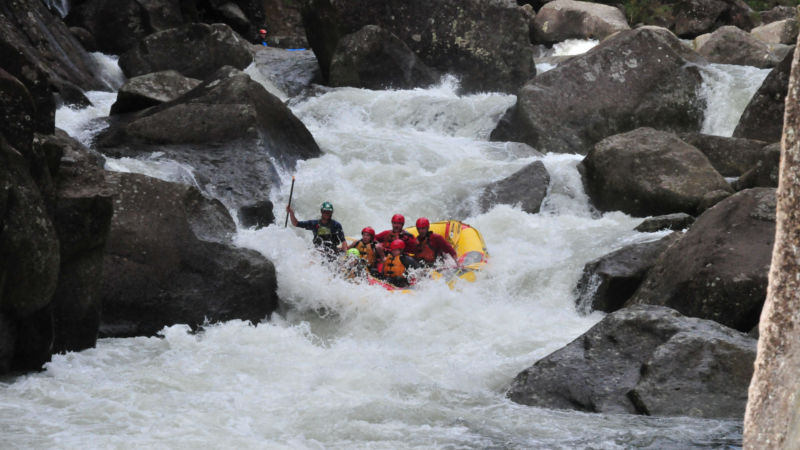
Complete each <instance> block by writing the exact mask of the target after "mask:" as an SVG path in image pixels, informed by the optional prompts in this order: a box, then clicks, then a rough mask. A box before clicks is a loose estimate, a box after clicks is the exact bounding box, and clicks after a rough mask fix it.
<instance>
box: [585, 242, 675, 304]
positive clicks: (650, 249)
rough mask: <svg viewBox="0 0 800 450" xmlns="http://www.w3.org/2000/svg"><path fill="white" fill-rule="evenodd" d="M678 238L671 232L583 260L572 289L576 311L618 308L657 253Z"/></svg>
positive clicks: (627, 297)
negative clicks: (573, 289)
mask: <svg viewBox="0 0 800 450" xmlns="http://www.w3.org/2000/svg"><path fill="white" fill-rule="evenodd" d="M679 238H680V233H672V234H670V235H669V236H666V237H663V238H661V239H659V240H657V241H651V242H644V243H641V244H633V245H629V246H627V247H623V248H621V249H619V250H617V251H615V252H611V253H609V254H607V255H605V256H602V257H600V258H598V259H596V260H594V261H591V262H589V263H587V264H586V265H585V266H584V267H583V275H582V276H581V279H580V280H579V281H578V285H577V287H576V289H575V290H576V291H577V294H578V296H577V298H576V300H575V306H576V307H577V308H578V311H580V312H582V313H584V314H588V313H590V312H592V311H605V312H614V311H616V310H618V309H620V308H622V305H624V304H625V302H626V301H627V300H628V299H629V298H630V297H631V296H632V295H633V293H634V292H636V289H637V288H638V287H639V285H640V284H641V282H642V280H643V279H644V276H645V275H646V274H647V271H648V270H650V268H651V267H653V265H654V264H655V262H656V259H657V258H658V256H659V255H661V253H662V252H663V251H664V250H665V249H666V248H667V247H668V246H669V245H671V244H672V243H673V242H675V241H676V240H678V239H679Z"/></svg>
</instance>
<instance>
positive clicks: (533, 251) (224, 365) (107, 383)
mask: <svg viewBox="0 0 800 450" xmlns="http://www.w3.org/2000/svg"><path fill="white" fill-rule="evenodd" d="M720 70H725V68H720ZM706 82H707V83H713V82H714V81H713V80H710V79H706ZM456 87H457V85H456V82H455V81H453V80H452V79H446V80H444V81H443V82H442V84H440V85H439V86H436V87H433V88H430V89H424V90H423V89H417V90H406V91H370V90H363V89H351V88H340V89H333V90H330V91H327V92H326V93H323V94H320V95H318V96H315V97H312V98H308V99H297V100H293V101H292V103H291V105H292V109H293V111H294V113H295V114H296V115H297V116H298V117H299V118H300V119H301V120H302V121H303V122H304V123H305V124H306V126H307V127H308V128H309V130H310V131H311V133H312V134H313V135H314V137H315V139H316V140H317V142H318V143H319V145H320V147H321V148H322V149H323V151H324V155H323V156H322V157H320V158H316V159H311V160H307V161H303V162H301V163H299V164H298V166H297V167H296V168H294V170H292V171H291V172H289V171H287V172H286V173H284V174H283V179H284V183H283V185H282V186H280V187H279V188H276V189H274V190H273V202H274V203H275V205H278V206H276V211H275V215H276V217H277V219H276V221H277V222H278V224H276V225H273V226H270V227H268V228H266V229H260V230H247V229H241V230H239V233H238V235H237V237H236V243H237V244H238V245H240V246H244V247H249V248H253V249H255V250H258V251H260V252H262V253H263V254H264V255H266V256H267V257H269V258H270V259H271V260H272V261H273V262H274V263H275V266H276V269H277V274H278V284H279V296H280V298H281V299H282V301H283V303H284V304H283V306H282V311H281V313H280V314H274V315H273V318H272V320H270V321H268V322H266V321H265V322H262V323H260V324H258V325H257V326H256V325H252V324H248V323H242V322H238V321H233V322H228V323H222V324H215V325H211V326H208V327H207V328H206V329H205V331H204V332H202V333H199V334H190V333H188V330H187V328H186V327H184V326H181V325H176V326H173V327H170V328H167V329H165V330H163V333H162V334H163V336H161V337H154V338H132V339H102V340H100V341H98V343H97V347H96V348H94V349H90V350H86V351H82V352H79V353H69V354H66V355H56V356H54V357H53V361H52V362H51V363H49V364H48V365H47V367H46V370H45V371H43V372H41V373H35V374H29V375H25V376H20V377H16V378H8V379H5V380H2V382H1V383H0V402H2V406H0V433H2V436H3V438H4V439H3V442H4V446H9V447H11V448H81V449H83V448H144V447H155V448H198V447H202V448H270V449H272V448H277V449H321V448H331V449H339V448H341V449H350V448H376V449H401V448H447V449H452V448H519V449H523V448H548V449H557V448H564V449H567V448H570V449H571V448H598V449H623V448H632V447H636V448H650V449H663V448H681V449H684V448H735V447H737V446H738V445H740V441H741V423H740V422H738V421H719V420H703V419H696V418H683V417H676V418H651V417H643V416H629V415H604V414H586V413H580V412H574V411H554V410H547V409H540V408H533V407H527V406H521V405H518V404H515V403H512V402H510V401H509V400H507V399H506V398H505V395H504V393H505V391H506V389H507V387H508V385H509V383H510V382H511V381H512V379H513V378H514V376H515V375H516V374H517V373H519V372H520V371H521V370H523V369H525V368H526V367H528V366H530V365H532V364H533V363H534V362H535V361H536V360H537V359H539V358H542V357H544V356H546V355H547V354H549V353H551V352H553V351H555V350H557V349H559V348H560V347H562V346H563V345H565V344H567V343H568V342H570V341H571V340H573V339H575V338H576V337H578V336H579V335H580V334H582V333H583V332H585V331H586V330H587V329H588V328H590V327H591V326H592V325H593V324H595V323H596V322H597V321H599V320H600V319H601V318H602V314H600V313H594V314H591V315H589V316H581V315H579V314H578V313H577V312H576V309H575V304H574V302H575V294H574V292H573V289H574V287H575V284H576V282H577V281H578V278H579V277H580V275H581V270H582V268H583V266H584V264H585V263H586V262H588V261H590V260H592V259H594V258H597V257H599V256H601V255H604V254H606V253H608V252H610V251H613V250H615V249H618V248H620V247H622V246H624V245H627V244H630V243H633V242H642V241H648V240H652V239H657V238H659V237H661V236H662V235H663V234H661V233H651V234H643V233H638V232H635V231H633V228H634V227H635V226H636V225H637V224H638V223H640V222H641V219H636V218H632V217H630V216H627V215H625V214H622V213H618V212H617V213H607V214H602V215H601V214H597V213H596V212H595V211H593V209H592V208H591V207H590V205H589V203H588V201H587V198H586V195H585V194H584V192H583V188H582V186H581V183H580V177H579V175H578V173H577V171H576V169H575V166H576V164H577V163H578V162H579V161H580V160H581V156H578V155H563V154H548V155H545V156H544V157H538V158H537V157H531V156H524V155H517V154H514V152H513V151H512V150H511V149H509V148H508V147H507V146H506V145H504V144H503V143H494V142H488V141H487V137H488V135H489V133H490V132H491V130H492V128H493V127H494V126H495V123H496V122H497V120H498V119H499V117H500V116H501V115H502V114H503V112H504V111H505V109H506V108H508V107H509V106H510V105H512V104H513V103H514V101H515V98H514V97H513V96H509V95H502V94H481V95H470V96H458V95H457V94H456V93H455V92H456ZM712 90H713V89H712ZM90 98H91V99H92V101H94V102H96V104H97V105H98V106H96V107H95V108H94V109H85V110H81V111H73V110H68V109H61V110H59V111H58V114H57V123H58V126H60V127H62V128H64V129H66V130H67V131H68V132H69V133H70V134H72V135H73V136H76V137H78V138H79V139H81V140H83V141H84V142H90V140H91V136H92V135H93V133H96V131H97V127H98V125H97V123H96V122H93V121H92V120H91V119H92V118H93V117H100V116H103V115H106V114H107V113H108V107H109V106H110V104H111V102H113V95H109V94H99V93H90ZM720 101H723V100H720ZM714 114H716V112H715V113H714ZM720 120H721V121H724V120H728V121H731V120H734V124H735V119H731V118H727V119H724V120H723V119H720ZM725 126H727V127H728V128H730V123H727V124H726V125H725ZM536 159H541V160H542V161H543V162H544V164H545V166H546V167H547V170H548V171H549V172H550V174H551V177H552V183H551V188H550V191H549V192H548V196H547V198H546V201H545V205H544V207H543V210H542V212H541V213H539V214H526V213H524V212H522V211H521V210H520V209H519V208H517V207H512V206H497V207H495V208H493V209H491V210H490V211H488V212H486V213H480V212H479V211H478V210H477V209H476V207H475V199H476V195H477V194H478V193H479V192H480V190H481V188H482V186H484V185H486V184H487V183H490V182H492V181H495V180H499V179H501V178H504V177H506V176H508V175H510V174H512V173H513V172H515V171H516V170H518V169H520V168H521V167H523V166H524V165H526V164H529V163H530V162H531V161H534V160H536ZM107 168H109V169H112V170H128V171H135V172H143V173H146V174H149V175H151V176H157V177H159V178H163V179H168V180H172V181H178V182H184V183H192V174H191V167H187V166H183V165H179V164H177V163H174V162H170V161H165V160H162V159H160V158H159V155H154V156H153V157H150V158H146V159H138V160H134V159H127V158H126V159H118V160H109V162H108V164H107ZM291 175H295V176H296V180H297V181H296V185H295V188H294V200H293V205H294V207H295V209H296V211H297V215H298V217H299V218H300V219H309V218H314V217H315V216H316V215H318V209H319V205H320V204H321V203H322V202H323V201H331V202H333V204H334V206H335V208H336V210H335V213H334V218H336V219H337V220H339V221H340V222H342V224H343V226H344V228H345V232H346V233H347V234H348V235H357V234H358V233H359V230H360V229H361V228H362V227H364V226H366V225H371V226H373V227H374V228H376V229H377V230H379V231H380V230H383V229H386V228H388V227H389V218H390V217H391V215H392V214H394V213H397V212H400V213H403V214H405V216H406V220H407V221H408V222H411V221H413V220H415V219H416V218H417V217H420V216H426V217H428V218H429V219H431V220H439V219H446V218H458V219H463V220H465V221H466V222H467V223H469V224H471V225H473V226H475V227H476V228H477V229H478V230H480V231H481V233H482V234H483V237H484V239H485V241H486V244H487V246H488V250H489V252H490V254H491V258H490V263H489V265H488V266H487V268H486V270H485V271H483V272H482V273H481V274H480V275H479V277H478V280H477V282H475V283H462V284H459V285H458V288H457V289H456V290H450V289H448V288H447V287H446V286H445V285H444V284H443V283H441V282H437V281H426V282H424V283H423V284H422V286H421V287H420V289H418V290H416V291H414V293H413V294H409V295H403V294H393V293H390V292H387V291H385V290H383V289H381V288H378V287H368V286H360V285H354V284H350V283H348V282H345V281H343V280H341V279H337V278H332V277H331V274H330V272H329V271H327V270H326V269H324V268H322V267H320V266H317V265H315V264H312V263H311V261H310V260H311V259H312V252H311V250H310V247H309V246H310V234H309V233H308V232H305V231H303V230H297V229H293V228H291V226H290V227H289V228H284V227H283V219H284V211H283V210H282V205H285V204H286V200H287V197H288V192H289V183H290V180H291ZM209 295H213V293H209Z"/></svg>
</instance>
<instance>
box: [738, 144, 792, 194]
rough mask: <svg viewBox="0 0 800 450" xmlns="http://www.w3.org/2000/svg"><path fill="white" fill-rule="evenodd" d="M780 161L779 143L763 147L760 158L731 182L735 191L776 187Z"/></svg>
mask: <svg viewBox="0 0 800 450" xmlns="http://www.w3.org/2000/svg"><path fill="white" fill-rule="evenodd" d="M780 163H781V143H780V142H776V143H774V144H770V145H767V146H766V147H764V152H763V154H762V156H761V158H760V159H759V160H758V161H756V163H755V164H753V167H752V168H751V169H750V170H748V171H747V172H745V173H743V174H742V176H741V177H739V179H737V180H736V181H735V182H734V183H733V188H734V189H736V190H737V191H741V190H743V189H750V188H754V187H773V188H776V187H778V170H779V169H780Z"/></svg>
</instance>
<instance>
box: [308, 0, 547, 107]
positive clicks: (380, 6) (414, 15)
mask: <svg viewBox="0 0 800 450" xmlns="http://www.w3.org/2000/svg"><path fill="white" fill-rule="evenodd" d="M303 22H304V24H305V28H306V33H307V36H308V42H309V45H310V46H311V48H313V49H314V53H315V54H316V55H317V58H318V59H319V64H320V68H321V70H322V74H323V77H324V78H325V79H326V80H327V79H328V76H329V67H330V64H331V61H332V58H333V53H334V51H335V49H336V45H337V44H338V42H339V40H340V39H341V38H342V37H344V36H345V35H347V34H350V33H354V32H356V31H358V30H360V29H361V28H363V27H364V26H365V25H377V26H379V27H381V28H383V29H385V30H387V31H389V32H391V33H392V34H394V35H396V36H397V37H398V38H399V39H400V40H401V41H403V42H404V43H405V44H406V45H407V46H409V47H410V48H411V50H413V51H414V53H416V55H417V56H418V57H419V58H420V59H421V60H422V61H423V62H424V63H425V64H426V65H428V67H431V68H433V69H435V70H437V71H439V72H442V73H452V74H454V75H456V76H457V77H459V79H460V80H461V87H462V89H463V90H464V91H465V92H485V91H499V92H508V93H514V92H516V91H517V89H518V88H519V86H521V85H522V84H523V83H524V82H525V81H527V80H529V79H530V78H532V77H533V76H535V75H536V67H535V65H534V62H533V49H532V45H531V43H530V40H529V15H528V14H527V13H526V12H525V11H523V10H522V8H520V7H519V6H518V5H517V4H516V2H513V1H508V0H500V1H488V2H487V1H483V0H385V1H381V2H363V1H359V0H336V1H335V2H332V1H330V0H306V1H305V4H304V9H303ZM498 30H503V32H502V33H498Z"/></svg>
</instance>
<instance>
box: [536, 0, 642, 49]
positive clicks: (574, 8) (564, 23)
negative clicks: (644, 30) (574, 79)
mask: <svg viewBox="0 0 800 450" xmlns="http://www.w3.org/2000/svg"><path fill="white" fill-rule="evenodd" d="M630 28H631V27H630V26H629V25H628V21H627V20H626V19H625V14H623V12H622V11H621V10H619V9H617V8H615V7H613V6H608V5H603V4H599V3H590V2H583V1H575V0H556V1H552V2H549V3H547V4H546V5H544V6H543V7H542V8H541V9H539V11H538V12H537V13H536V17H535V18H534V20H533V34H534V42H538V43H542V44H551V43H554V42H561V41H565V40H567V39H598V40H603V39H605V38H606V37H608V36H610V35H612V34H614V33H616V32H618V31H623V30H630Z"/></svg>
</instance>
